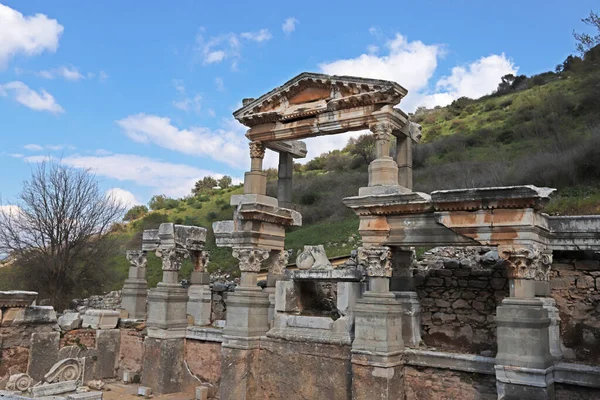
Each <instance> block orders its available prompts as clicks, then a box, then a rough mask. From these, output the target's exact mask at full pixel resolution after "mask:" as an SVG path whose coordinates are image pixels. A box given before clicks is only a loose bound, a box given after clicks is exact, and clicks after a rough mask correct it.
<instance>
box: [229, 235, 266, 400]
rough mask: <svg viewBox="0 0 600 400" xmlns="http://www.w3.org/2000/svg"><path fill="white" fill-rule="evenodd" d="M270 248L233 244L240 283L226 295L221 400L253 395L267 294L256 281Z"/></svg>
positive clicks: (263, 328)
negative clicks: (233, 290) (236, 245)
mask: <svg viewBox="0 0 600 400" xmlns="http://www.w3.org/2000/svg"><path fill="white" fill-rule="evenodd" d="M269 253H270V251H269V250H268V249H264V248H257V247H250V246H248V247H234V248H233V256H234V257H235V258H237V259H238V260H239V267H240V271H241V278H240V286H238V287H237V288H236V290H235V292H233V293H229V294H228V295H227V322H226V324H225V329H224V330H223V345H222V347H221V349H222V361H221V366H222V367H221V383H220V385H219V394H220V398H221V399H222V400H237V399H246V398H253V397H252V396H253V393H258V392H257V389H258V388H257V387H256V379H255V376H256V373H257V370H256V369H257V367H258V365H257V361H258V351H259V344H260V338H261V336H264V335H265V334H266V333H267V331H268V330H269V295H268V293H264V292H263V291H262V289H261V288H260V287H258V286H257V285H256V281H257V276H258V273H259V272H260V269H261V265H262V263H263V262H264V261H265V260H266V259H267V258H268V257H269Z"/></svg>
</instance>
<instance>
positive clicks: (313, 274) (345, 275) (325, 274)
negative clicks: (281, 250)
mask: <svg viewBox="0 0 600 400" xmlns="http://www.w3.org/2000/svg"><path fill="white" fill-rule="evenodd" d="M286 276H287V278H288V279H291V280H293V281H333V282H360V281H361V280H362V278H363V273H362V271H360V270H359V269H356V268H336V269H330V270H311V269H306V270H301V269H298V270H288V271H286Z"/></svg>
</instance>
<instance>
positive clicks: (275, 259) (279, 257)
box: [269, 250, 290, 275]
mask: <svg viewBox="0 0 600 400" xmlns="http://www.w3.org/2000/svg"><path fill="white" fill-rule="evenodd" d="M271 258H272V260H271V262H270V263H269V272H270V273H271V274H272V275H282V274H283V270H284V269H285V266H286V265H287V263H288V260H289V258H290V253H288V252H287V250H281V251H279V252H277V253H276V254H274V255H273V256H272V257H271Z"/></svg>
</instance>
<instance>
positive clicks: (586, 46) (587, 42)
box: [573, 11, 600, 55]
mask: <svg viewBox="0 0 600 400" xmlns="http://www.w3.org/2000/svg"><path fill="white" fill-rule="evenodd" d="M581 22H583V23H584V24H586V25H589V26H591V27H592V28H595V29H596V34H595V35H590V34H587V33H577V32H575V31H573V37H574V38H575V40H577V51H579V52H580V53H581V54H582V55H584V54H585V53H586V52H588V51H589V50H591V49H592V48H593V47H595V46H597V45H599V44H600V15H598V13H595V12H594V11H590V15H588V16H587V18H582V19H581Z"/></svg>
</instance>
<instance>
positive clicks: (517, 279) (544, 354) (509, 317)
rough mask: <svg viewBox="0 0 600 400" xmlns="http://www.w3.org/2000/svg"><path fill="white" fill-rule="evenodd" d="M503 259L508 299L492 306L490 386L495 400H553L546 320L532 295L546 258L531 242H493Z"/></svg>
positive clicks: (546, 269)
mask: <svg viewBox="0 0 600 400" xmlns="http://www.w3.org/2000/svg"><path fill="white" fill-rule="evenodd" d="M498 253H499V254H500V256H501V257H502V258H503V259H504V260H505V261H506V264H507V268H508V278H509V280H510V297H507V298H505V299H504V300H503V301H502V304H501V305H500V306H498V308H497V310H496V324H497V329H498V353H497V355H496V366H495V369H496V387H497V390H498V398H500V399H506V400H509V399H515V400H516V399H534V400H535V399H544V400H545V399H554V377H553V370H554V362H555V359H554V357H552V355H551V354H550V343H549V327H550V318H549V317H548V310H547V309H546V308H545V307H544V302H542V300H540V299H539V298H536V297H535V294H536V286H537V285H536V281H540V280H542V281H547V280H548V277H549V272H550V265H551V263H552V256H551V255H550V254H547V253H545V252H544V250H543V248H541V247H540V246H539V245H536V244H530V245H510V246H505V245H501V246H498Z"/></svg>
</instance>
